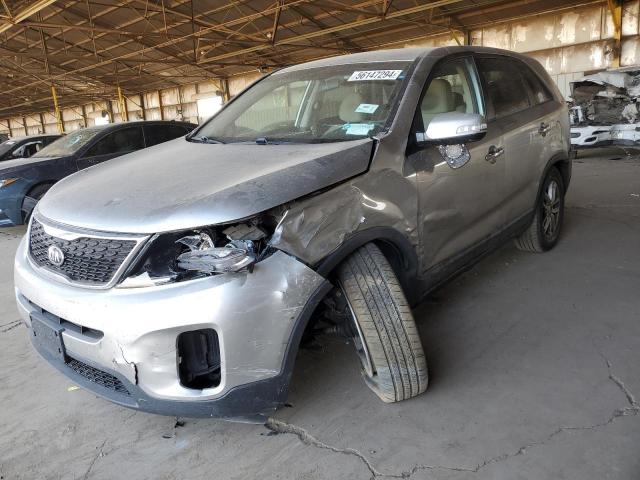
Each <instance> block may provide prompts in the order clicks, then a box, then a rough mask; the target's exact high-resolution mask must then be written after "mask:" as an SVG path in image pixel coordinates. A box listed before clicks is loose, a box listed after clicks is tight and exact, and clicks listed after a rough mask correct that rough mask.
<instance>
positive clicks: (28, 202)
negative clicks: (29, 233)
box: [22, 183, 53, 224]
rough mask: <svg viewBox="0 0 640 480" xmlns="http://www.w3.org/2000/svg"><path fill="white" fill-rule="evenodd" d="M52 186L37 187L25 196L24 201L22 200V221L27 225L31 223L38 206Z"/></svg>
mask: <svg viewBox="0 0 640 480" xmlns="http://www.w3.org/2000/svg"><path fill="white" fill-rule="evenodd" d="M52 186H53V184H52V183H45V184H42V185H36V186H35V187H33V188H32V189H31V190H29V193H27V194H26V195H25V197H24V200H22V219H23V222H24V223H25V224H26V223H29V219H30V218H31V213H32V212H33V209H34V208H35V206H36V204H37V203H38V202H39V201H40V199H41V198H42V197H44V194H45V193H47V192H48V191H49V189H50V188H51V187H52Z"/></svg>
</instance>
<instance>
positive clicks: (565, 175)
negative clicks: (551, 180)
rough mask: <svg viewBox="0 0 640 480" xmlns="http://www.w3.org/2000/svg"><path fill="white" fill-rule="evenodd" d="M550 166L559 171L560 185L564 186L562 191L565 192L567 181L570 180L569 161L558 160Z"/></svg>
mask: <svg viewBox="0 0 640 480" xmlns="http://www.w3.org/2000/svg"><path fill="white" fill-rule="evenodd" d="M551 166H552V167H556V168H557V169H558V170H559V171H560V175H562V183H563V184H564V189H565V191H566V190H567V187H568V186H569V180H571V173H570V172H571V166H570V163H569V160H558V161H556V162H554V163H553V164H552V165H551Z"/></svg>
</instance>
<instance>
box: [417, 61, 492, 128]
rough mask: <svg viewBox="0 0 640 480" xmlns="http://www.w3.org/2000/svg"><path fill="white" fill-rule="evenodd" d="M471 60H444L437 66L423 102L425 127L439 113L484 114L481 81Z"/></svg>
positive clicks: (421, 108)
mask: <svg viewBox="0 0 640 480" xmlns="http://www.w3.org/2000/svg"><path fill="white" fill-rule="evenodd" d="M475 78H476V77H475V74H474V71H473V68H472V64H471V62H470V60H468V59H465V58H460V59H455V60H449V61H445V63H442V64H440V65H437V66H436V67H435V69H434V71H433V73H432V75H431V80H430V81H429V85H428V86H427V88H426V90H425V91H424V94H423V97H422V100H421V101H420V113H421V114H422V123H423V125H424V129H425V130H426V129H427V125H429V122H431V120H432V119H433V117H435V116H436V115H438V114H439V113H447V112H461V113H482V107H481V104H480V102H479V101H478V98H479V97H478V92H479V89H478V84H477V81H476V79H475Z"/></svg>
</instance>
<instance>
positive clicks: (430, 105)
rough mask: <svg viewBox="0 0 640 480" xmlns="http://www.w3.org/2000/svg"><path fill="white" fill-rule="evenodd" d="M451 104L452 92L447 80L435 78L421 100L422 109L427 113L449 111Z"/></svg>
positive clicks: (451, 108)
mask: <svg viewBox="0 0 640 480" xmlns="http://www.w3.org/2000/svg"><path fill="white" fill-rule="evenodd" d="M454 109H455V108H454V106H453V92H452V91H451V85H450V84H449V82H447V81H446V80H444V79H442V78H436V79H435V80H433V81H432V82H431V85H429V88H428V90H427V93H426V94H425V96H424V100H423V101H422V111H423V112H428V113H444V112H451V111H453V110H454Z"/></svg>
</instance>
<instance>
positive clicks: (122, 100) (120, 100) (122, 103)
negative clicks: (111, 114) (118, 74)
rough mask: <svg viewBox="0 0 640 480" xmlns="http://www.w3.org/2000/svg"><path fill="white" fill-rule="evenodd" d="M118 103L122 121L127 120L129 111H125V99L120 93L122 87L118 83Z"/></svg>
mask: <svg viewBox="0 0 640 480" xmlns="http://www.w3.org/2000/svg"><path fill="white" fill-rule="evenodd" d="M118 105H119V108H120V118H121V119H122V121H123V122H128V121H129V112H128V111H127V100H126V99H125V98H124V95H123V94H122V88H120V85H118Z"/></svg>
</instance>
